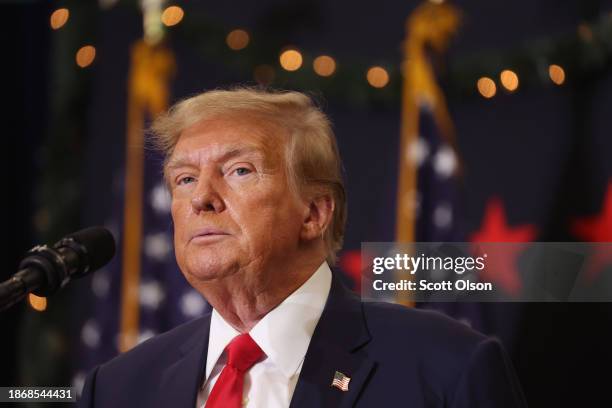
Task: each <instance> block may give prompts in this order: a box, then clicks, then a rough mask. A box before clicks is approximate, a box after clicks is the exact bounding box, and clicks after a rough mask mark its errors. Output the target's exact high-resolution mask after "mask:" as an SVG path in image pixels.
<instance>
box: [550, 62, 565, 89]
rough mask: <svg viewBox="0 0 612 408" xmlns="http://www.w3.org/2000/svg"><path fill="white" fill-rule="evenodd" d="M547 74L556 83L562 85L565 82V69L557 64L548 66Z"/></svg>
mask: <svg viewBox="0 0 612 408" xmlns="http://www.w3.org/2000/svg"><path fill="white" fill-rule="evenodd" d="M548 76H549V77H550V80H551V81H553V82H554V83H555V84H557V85H562V84H563V83H564V82H565V71H564V70H563V68H562V67H561V66H559V65H557V64H552V65H550V66H549V67H548Z"/></svg>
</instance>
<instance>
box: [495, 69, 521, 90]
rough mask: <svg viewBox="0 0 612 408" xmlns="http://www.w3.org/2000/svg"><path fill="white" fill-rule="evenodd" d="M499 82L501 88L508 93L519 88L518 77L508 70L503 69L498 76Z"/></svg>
mask: <svg viewBox="0 0 612 408" xmlns="http://www.w3.org/2000/svg"><path fill="white" fill-rule="evenodd" d="M499 80H500V82H501V84H502V86H503V87H504V88H506V89H507V90H508V91H510V92H512V91H516V89H517V88H518V86H519V78H518V75H516V73H515V72H514V71H511V70H509V69H505V70H503V71H502V72H501V74H499Z"/></svg>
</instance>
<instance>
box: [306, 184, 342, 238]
mask: <svg viewBox="0 0 612 408" xmlns="http://www.w3.org/2000/svg"><path fill="white" fill-rule="evenodd" d="M306 204H307V206H308V207H307V210H306V214H305V217H304V222H303V223H302V231H301V233H300V238H301V239H303V240H305V241H312V240H314V239H317V238H320V237H323V234H324V233H325V230H326V229H327V227H328V226H329V224H330V223H331V220H332V216H333V214H334V208H335V203H334V200H333V198H332V197H331V196H329V195H321V196H317V197H314V198H312V199H311V200H310V201H309V202H307V203H306Z"/></svg>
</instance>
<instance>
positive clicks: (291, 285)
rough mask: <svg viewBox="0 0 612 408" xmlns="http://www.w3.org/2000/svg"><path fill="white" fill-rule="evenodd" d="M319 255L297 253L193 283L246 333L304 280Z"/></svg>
mask: <svg viewBox="0 0 612 408" xmlns="http://www.w3.org/2000/svg"><path fill="white" fill-rule="evenodd" d="M324 259H325V255H324V254H320V256H301V257H294V258H292V259H287V262H277V263H274V264H271V265H269V266H264V267H262V266H253V265H249V266H248V267H246V268H244V269H241V270H239V271H238V272H237V273H235V274H232V275H231V276H228V277H225V278H223V279H219V280H217V281H214V282H202V283H201V284H198V285H194V287H195V288H196V289H197V290H198V291H199V292H200V293H201V294H202V295H203V296H204V297H205V298H206V300H207V301H208V302H209V303H210V304H211V306H212V307H213V308H214V309H215V310H216V311H217V312H218V313H219V314H220V315H221V317H223V319H224V320H225V321H226V322H227V323H229V324H230V325H231V326H233V327H234V328H235V329H236V330H238V331H239V332H240V333H248V332H249V331H250V330H251V329H252V328H253V327H254V326H255V325H256V324H257V322H259V321H260V320H261V319H262V318H263V317H264V316H265V315H266V314H268V312H270V311H271V310H272V309H274V308H275V307H276V306H278V305H279V304H280V303H282V302H283V301H284V300H285V299H286V298H287V297H288V296H289V295H290V294H291V293H293V292H294V291H295V290H296V289H298V288H299V287H300V286H302V285H303V284H304V282H306V281H307V280H308V279H309V278H310V277H311V276H312V275H313V274H314V273H315V271H316V270H317V268H318V267H319V266H320V265H321V263H323V261H324Z"/></svg>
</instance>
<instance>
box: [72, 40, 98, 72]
mask: <svg viewBox="0 0 612 408" xmlns="http://www.w3.org/2000/svg"><path fill="white" fill-rule="evenodd" d="M95 58H96V48H95V47H94V46H92V45H85V46H83V47H81V48H79V50H78V51H77V53H76V63H77V65H78V66H79V67H81V68H85V67H88V66H90V65H91V63H92V62H93V61H94V59H95Z"/></svg>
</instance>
